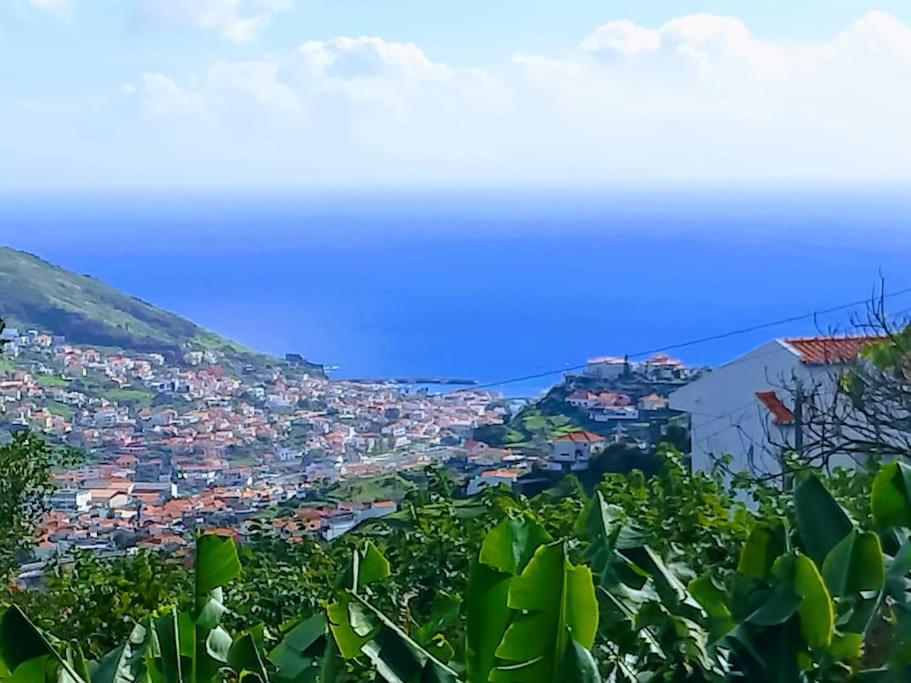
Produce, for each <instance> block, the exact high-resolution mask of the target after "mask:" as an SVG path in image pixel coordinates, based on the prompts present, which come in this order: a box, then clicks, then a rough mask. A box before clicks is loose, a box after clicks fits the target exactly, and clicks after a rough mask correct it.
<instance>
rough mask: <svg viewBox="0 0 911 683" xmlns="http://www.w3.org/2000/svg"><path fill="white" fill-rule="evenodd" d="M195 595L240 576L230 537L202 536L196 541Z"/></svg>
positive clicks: (238, 562)
mask: <svg viewBox="0 0 911 683" xmlns="http://www.w3.org/2000/svg"><path fill="white" fill-rule="evenodd" d="M194 571H195V576H196V594H197V595H201V594H205V593H208V592H209V591H210V590H212V589H214V588H217V587H219V586H224V585H225V584H226V583H228V582H229V581H231V580H232V579H234V578H236V577H237V576H239V575H240V559H239V558H238V557H237V547H236V546H235V545H234V539H232V538H231V537H230V536H219V535H217V534H203V535H201V536H199V537H198V538H197V539H196V563H195V566H194Z"/></svg>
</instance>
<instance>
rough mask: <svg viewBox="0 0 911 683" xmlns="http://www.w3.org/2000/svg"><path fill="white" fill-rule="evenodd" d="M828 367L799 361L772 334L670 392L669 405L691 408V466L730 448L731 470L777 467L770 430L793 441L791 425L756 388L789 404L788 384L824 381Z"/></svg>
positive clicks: (703, 466)
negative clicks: (776, 416)
mask: <svg viewBox="0 0 911 683" xmlns="http://www.w3.org/2000/svg"><path fill="white" fill-rule="evenodd" d="M829 371H830V368H828V367H825V366H807V365H804V364H802V363H801V362H800V361H799V359H798V357H797V356H796V355H795V354H794V353H793V352H792V351H790V350H788V349H787V348H785V347H784V346H783V345H782V344H780V343H779V342H778V341H774V340H773V341H771V342H768V343H766V344H764V345H762V346H760V347H759V348H757V349H754V350H753V351H750V352H749V353H747V354H745V355H743V356H741V357H739V358H737V359H735V360H733V361H731V362H730V363H726V364H725V365H722V366H720V367H718V368H716V369H715V370H714V371H712V372H710V373H707V374H705V375H703V376H702V377H700V378H699V379H698V380H696V381H695V382H693V383H691V384H689V385H687V386H685V387H683V388H681V389H679V390H677V391H676V392H674V393H673V394H671V397H670V407H671V408H673V409H675V410H682V411H685V412H688V413H690V424H691V434H692V450H691V454H692V461H693V469H698V470H703V471H708V470H711V469H712V467H713V465H714V464H715V462H716V459H717V458H718V457H719V456H721V455H725V454H730V455H731V456H733V461H732V463H731V465H730V470H731V471H732V472H740V471H747V472H751V473H752V474H770V473H775V472H777V471H779V458H780V453H779V450H778V448H776V446H775V445H773V444H771V443H770V436H771V441H773V442H778V443H781V442H786V443H788V444H790V445H792V446H793V443H794V427H793V426H788V425H776V424H774V422H773V420H772V416H771V415H770V414H769V411H768V409H767V408H766V407H765V406H763V405H762V404H761V403H760V402H759V400H758V399H757V398H756V392H758V391H775V392H776V393H777V394H778V396H779V398H781V399H782V401H783V402H784V403H785V404H786V405H788V406H789V407H790V403H791V400H792V396H791V394H790V393H789V391H788V389H787V388H788V387H794V386H796V385H797V383H802V384H803V385H804V386H807V387H810V386H811V385H812V384H813V383H814V382H822V383H825V382H827V381H828V378H829ZM751 450H752V452H751Z"/></svg>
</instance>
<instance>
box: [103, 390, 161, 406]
mask: <svg viewBox="0 0 911 683" xmlns="http://www.w3.org/2000/svg"><path fill="white" fill-rule="evenodd" d="M102 396H104V397H105V398H106V399H108V400H109V401H115V402H117V403H120V404H126V403H142V404H144V405H147V406H148V405H151V404H152V399H153V398H155V394H154V393H153V392H151V391H148V390H147V389H105V390H104V391H103V392H102Z"/></svg>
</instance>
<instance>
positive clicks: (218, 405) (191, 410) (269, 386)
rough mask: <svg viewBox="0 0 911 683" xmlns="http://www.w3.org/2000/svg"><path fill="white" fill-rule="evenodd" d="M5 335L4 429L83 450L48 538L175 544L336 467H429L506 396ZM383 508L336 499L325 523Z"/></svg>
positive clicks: (336, 528)
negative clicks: (345, 505)
mask: <svg viewBox="0 0 911 683" xmlns="http://www.w3.org/2000/svg"><path fill="white" fill-rule="evenodd" d="M3 340H4V341H5V342H7V343H6V344H5V345H4V351H3V355H2V356H0V360H2V361H3V362H2V364H0V430H2V431H16V430H19V429H25V428H29V429H33V430H39V431H41V432H43V433H45V434H46V435H47V436H48V438H50V439H51V440H52V441H56V442H59V443H61V444H66V445H71V446H74V447H77V448H79V449H81V450H82V451H84V452H85V453H86V454H87V464H86V465H85V466H82V467H79V468H76V469H73V470H72V471H69V472H64V473H61V474H60V475H59V477H58V485H59V488H58V490H57V491H56V493H55V494H54V495H52V496H51V498H50V500H49V504H50V507H51V511H52V512H51V517H50V518H49V522H48V523H49V526H48V527H47V528H46V529H45V533H44V534H43V536H42V539H41V544H42V545H41V547H40V548H39V552H41V553H45V554H46V553H47V552H49V551H50V550H51V549H52V550H53V551H54V552H67V551H68V550H69V548H70V547H71V546H72V544H76V545H77V546H79V547H97V548H99V549H106V550H112V549H113V548H114V547H115V546H118V547H119V546H122V545H123V544H124V543H126V542H127V539H129V542H130V543H133V544H134V545H133V547H136V546H137V545H138V544H142V545H144V546H150V545H152V546H156V547H158V546H160V547H169V546H170V545H173V544H175V543H177V541H176V540H175V538H177V537H180V538H183V534H184V532H185V531H186V530H187V529H191V528H195V526H196V525H198V524H202V523H205V524H207V525H226V526H232V527H233V525H235V524H239V523H245V517H246V516H247V515H255V514H256V513H258V512H259V511H261V510H263V509H266V508H268V507H269V506H270V505H274V504H275V503H276V502H281V501H288V500H293V499H294V498H295V497H297V496H301V495H307V494H308V493H309V492H312V491H313V490H315V489H322V488H325V487H326V486H328V485H330V484H332V483H333V482H337V481H340V480H343V479H349V478H355V477H364V476H370V475H377V474H383V473H388V472H397V471H401V470H406V469H409V468H419V467H423V466H425V465H426V464H428V463H429V462H431V461H433V460H435V459H437V458H441V457H444V456H445V455H446V454H447V453H448V450H447V449H451V448H457V447H459V446H460V445H461V444H462V443H463V442H464V441H465V440H466V439H467V438H469V437H470V436H471V434H472V432H473V431H474V429H475V428H476V427H478V426H479V425H482V424H488V423H495V422H498V421H500V420H501V419H502V415H503V414H504V412H505V411H506V410H507V409H508V403H506V402H504V401H502V400H500V399H499V397H498V396H496V395H495V394H492V393H490V392H487V391H475V390H472V389H470V388H465V389H461V390H459V391H456V392H451V393H448V394H443V395H432V394H429V393H426V392H420V391H415V390H412V389H411V388H409V387H403V386H401V385H398V384H394V383H385V382H377V383H365V382H346V381H341V380H339V381H336V380H330V379H327V378H326V377H324V376H323V375H322V374H310V373H309V372H308V370H309V368H308V367H306V366H303V367H302V366H300V365H299V364H293V363H282V362H276V363H274V364H272V365H268V366H266V367H264V368H259V369H257V368H252V367H247V368H245V369H244V371H243V373H241V374H240V375H239V376H233V375H232V374H231V373H229V372H228V371H227V370H226V369H225V368H224V367H223V366H222V365H221V364H220V362H219V357H218V356H217V355H216V354H214V353H212V352H211V351H188V352H187V353H186V355H185V357H184V358H182V359H179V360H178V361H175V360H168V359H166V358H165V357H164V356H163V355H161V354H155V353H127V352H123V351H116V350H111V349H104V348H92V347H86V346H80V345H74V344H70V343H68V342H67V340H66V339H64V338H63V337H60V336H54V335H51V334H45V333H39V332H36V331H34V330H31V331H27V332H25V333H20V332H19V331H18V330H15V329H9V328H7V329H6V330H4V331H3ZM387 509H388V503H386V502H381V504H378V507H376V509H375V510H374V508H373V507H370V506H368V509H366V510H357V509H344V510H342V509H339V510H334V509H333V508H332V507H331V506H327V507H326V509H324V510H322V511H321V519H322V520H323V521H322V524H323V526H322V527H321V530H320V531H319V533H320V534H321V535H323V536H324V537H326V538H328V537H332V536H334V535H337V534H338V533H339V532H340V530H344V529H346V528H350V524H351V523H352V521H354V523H358V522H359V521H361V520H362V519H366V518H367V516H370V515H372V514H375V513H376V511H377V510H378V511H383V512H385V511H387ZM118 544H119V545H118Z"/></svg>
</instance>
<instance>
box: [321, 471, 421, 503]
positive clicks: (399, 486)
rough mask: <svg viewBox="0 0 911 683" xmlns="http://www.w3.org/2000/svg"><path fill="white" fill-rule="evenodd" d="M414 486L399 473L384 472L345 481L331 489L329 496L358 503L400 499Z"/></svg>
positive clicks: (333, 498)
mask: <svg viewBox="0 0 911 683" xmlns="http://www.w3.org/2000/svg"><path fill="white" fill-rule="evenodd" d="M413 488H414V484H412V483H411V482H409V481H406V480H405V479H402V477H400V476H398V475H397V474H382V475H378V476H375V477H364V478H363V479H351V480H348V481H343V482H341V483H339V484H336V485H335V486H334V487H333V488H332V489H331V490H330V491H329V496H328V497H329V498H330V499H332V500H349V501H353V502H356V503H369V502H371V501H374V500H395V501H399V500H401V499H402V498H404V497H405V494H406V493H408V491H410V490H411V489H413Z"/></svg>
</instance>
